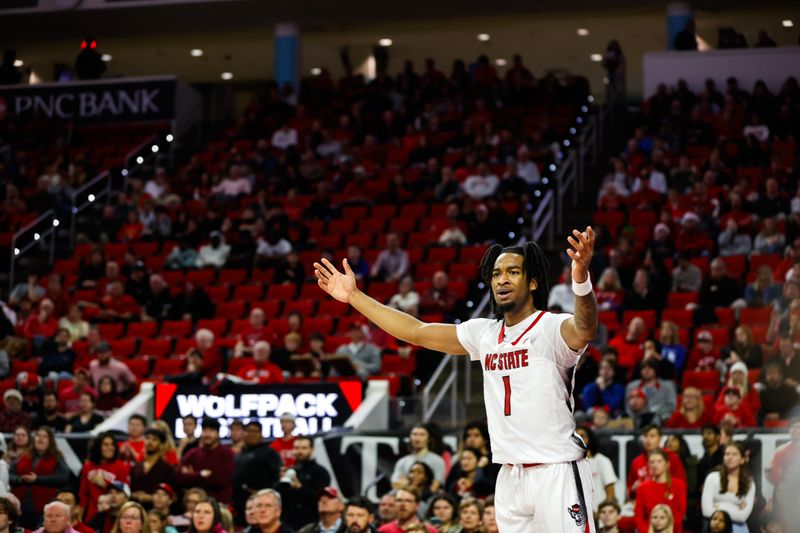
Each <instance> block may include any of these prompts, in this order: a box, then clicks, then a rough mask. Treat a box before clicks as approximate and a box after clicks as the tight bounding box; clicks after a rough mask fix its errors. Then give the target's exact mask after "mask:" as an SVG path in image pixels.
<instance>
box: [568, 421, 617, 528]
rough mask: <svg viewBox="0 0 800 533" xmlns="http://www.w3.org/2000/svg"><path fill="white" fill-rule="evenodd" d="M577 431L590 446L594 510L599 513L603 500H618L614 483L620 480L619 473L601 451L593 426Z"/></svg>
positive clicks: (582, 427)
mask: <svg viewBox="0 0 800 533" xmlns="http://www.w3.org/2000/svg"><path fill="white" fill-rule="evenodd" d="M575 432H576V433H577V434H578V435H580V437H581V438H582V439H583V442H584V444H586V447H587V448H589V454H588V455H587V457H588V459H589V465H590V466H591V469H592V481H593V482H594V512H595V513H597V511H598V510H599V505H600V501H601V500H607V501H616V499H617V498H616V496H615V495H614V484H615V483H616V482H617V481H618V478H617V473H616V472H614V465H613V464H611V459H609V458H608V457H606V456H605V455H603V454H602V453H600V451H599V450H600V448H599V443H598V442H597V436H596V435H595V434H594V431H592V430H591V428H589V427H587V426H581V427H579V428H578V429H576V430H575Z"/></svg>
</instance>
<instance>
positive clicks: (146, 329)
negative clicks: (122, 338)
mask: <svg viewBox="0 0 800 533" xmlns="http://www.w3.org/2000/svg"><path fill="white" fill-rule="evenodd" d="M156 331H158V322H156V321H154V320H151V321H148V322H131V323H130V324H128V331H127V332H126V335H127V336H128V337H133V338H146V337H154V336H155V334H156Z"/></svg>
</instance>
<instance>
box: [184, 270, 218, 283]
mask: <svg viewBox="0 0 800 533" xmlns="http://www.w3.org/2000/svg"><path fill="white" fill-rule="evenodd" d="M216 277H217V271H216V270H214V269H211V268H204V269H202V270H191V271H189V273H188V274H186V281H191V282H192V283H194V284H195V285H197V286H199V287H204V288H205V287H206V286H207V285H211V284H212V283H213V282H214V278H216Z"/></svg>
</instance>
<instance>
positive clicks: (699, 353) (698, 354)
mask: <svg viewBox="0 0 800 533" xmlns="http://www.w3.org/2000/svg"><path fill="white" fill-rule="evenodd" d="M719 357H720V351H719V349H718V348H716V347H715V346H714V336H713V335H712V334H711V332H710V331H708V330H705V329H704V330H701V331H698V332H697V342H696V343H695V346H694V348H692V349H691V351H690V352H689V361H688V362H687V363H686V369H687V370H695V371H708V370H716V364H717V361H718V360H719Z"/></svg>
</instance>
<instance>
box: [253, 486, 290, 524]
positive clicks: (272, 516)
mask: <svg viewBox="0 0 800 533" xmlns="http://www.w3.org/2000/svg"><path fill="white" fill-rule="evenodd" d="M282 500H283V498H281V495H280V493H279V492H277V491H275V490H273V489H261V490H260V491H258V492H257V493H256V516H257V518H258V528H259V530H260V531H261V533H294V529H292V528H291V527H290V526H289V525H288V524H286V523H284V522H283V518H284V517H283V516H282V514H283V501H282Z"/></svg>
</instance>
